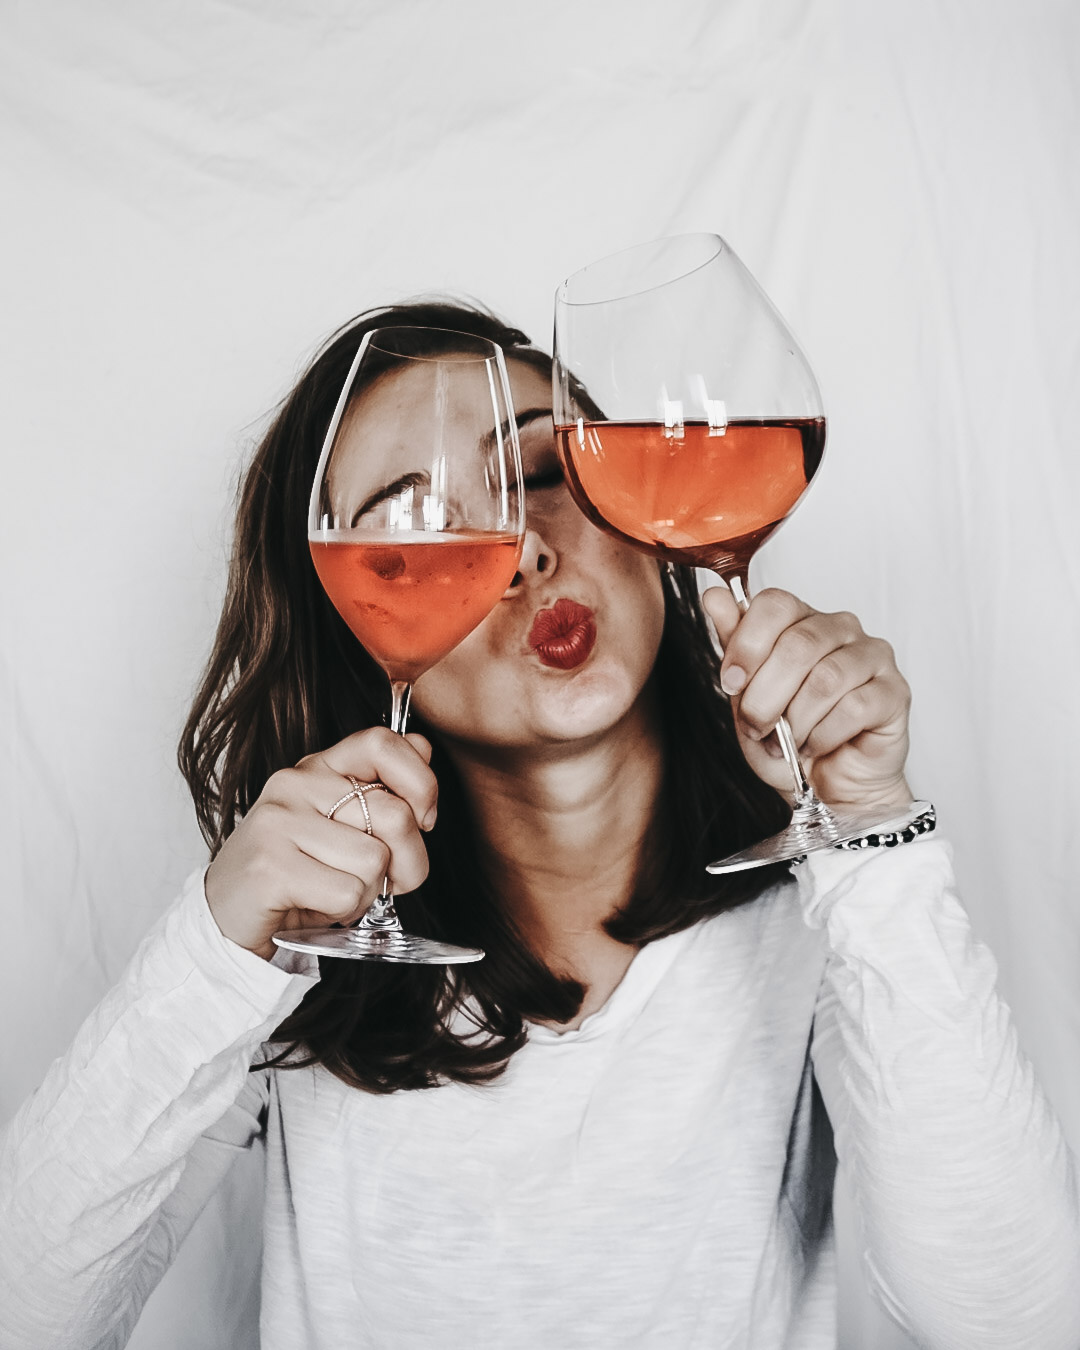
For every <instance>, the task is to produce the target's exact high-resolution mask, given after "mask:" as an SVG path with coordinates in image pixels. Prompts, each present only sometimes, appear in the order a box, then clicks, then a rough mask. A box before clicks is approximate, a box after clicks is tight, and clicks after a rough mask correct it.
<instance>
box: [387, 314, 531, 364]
mask: <svg viewBox="0 0 1080 1350" xmlns="http://www.w3.org/2000/svg"><path fill="white" fill-rule="evenodd" d="M380 333H446V334H448V335H450V336H452V337H458V338H463V339H464V340H465V341H467V342H473V343H476V344H477V345H478V346H482V347H486V348H487V354H486V355H484V354H483V353H481V352H468V351H458V352H456V353H453V352H452V351H451V350H449V349H448V350H447V351H446V352H443V353H439V354H435V355H432V356H425V355H422V354H421V353H419V352H396V351H393V350H392V349H391V348H388V347H384V346H382V345H381V344H380V343H379V342H378V341H377V339H378V337H379V334H380ZM365 341H366V344H367V349H368V350H369V351H370V350H372V349H374V350H375V351H377V352H380V353H381V354H382V355H383V356H392V357H393V358H394V359H395V360H397V361H427V362H430V363H431V364H433V365H434V364H438V362H440V361H445V360H446V359H447V358H448V357H453V356H455V355H456V356H457V357H458V358H459V359H460V358H464V360H465V361H467V362H468V361H476V362H480V361H498V359H499V356H500V355H502V356H503V357H504V358H505V352H504V350H503V348H502V346H501V345H500V344H499V343H498V342H495V341H494V340H493V339H492V338H486V337H480V336H478V335H477V334H476V333H465V332H463V331H462V330H461V329H460V328H436V327H435V326H434V325H432V324H421V323H394V324H387V325H386V326H385V327H384V328H369V329H368V331H367V332H366V333H365V334H364V335H363V338H361V342H362V343H363V342H365Z"/></svg>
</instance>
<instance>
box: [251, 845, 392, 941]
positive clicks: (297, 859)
mask: <svg viewBox="0 0 1080 1350" xmlns="http://www.w3.org/2000/svg"><path fill="white" fill-rule="evenodd" d="M284 875H285V877H286V881H285V885H284V888H283V889H282V890H281V892H280V893H279V895H278V896H276V897H275V901H276V903H275V904H274V906H273V907H272V909H271V910H270V912H271V913H273V912H274V911H276V912H277V913H278V914H279V915H280V924H281V927H283V928H289V927H296V926H298V925H299V926H302V927H306V926H309V925H310V926H319V925H320V924H321V923H342V924H347V923H352V922H353V920H354V919H357V918H359V917H360V916H361V915H362V914H364V913H365V912H366V911H367V910H368V909H369V908H370V906H371V903H372V901H373V900H374V899H375V897H376V896H377V895H378V894H379V890H380V888H381V885H382V874H381V873H379V872H378V870H376V871H375V872H373V873H372V875H371V876H370V877H368V876H357V875H356V874H355V873H354V872H351V871H349V870H347V869H344V870H343V869H341V868H337V867H333V866H331V865H330V864H329V863H326V862H323V861H322V860H321V859H319V858H315V857H312V856H311V854H309V853H306V852H305V851H304V850H303V849H301V848H298V847H296V846H295V845H293V846H292V848H291V849H290V856H289V857H288V859H287V867H286V868H285V869H284ZM298 916H302V917H298Z"/></svg>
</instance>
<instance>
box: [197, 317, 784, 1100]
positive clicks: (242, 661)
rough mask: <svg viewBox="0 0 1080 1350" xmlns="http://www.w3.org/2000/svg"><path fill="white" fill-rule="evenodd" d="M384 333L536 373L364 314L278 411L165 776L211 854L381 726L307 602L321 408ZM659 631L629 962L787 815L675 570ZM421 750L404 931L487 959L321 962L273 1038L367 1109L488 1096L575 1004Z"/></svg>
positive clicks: (478, 332) (445, 773)
mask: <svg viewBox="0 0 1080 1350" xmlns="http://www.w3.org/2000/svg"><path fill="white" fill-rule="evenodd" d="M389 325H414V326H418V327H431V328H444V329H454V330H457V331H459V332H465V333H470V334H473V335H475V336H477V337H483V338H489V339H491V340H492V341H494V342H497V343H499V344H500V345H501V346H502V347H503V349H504V350H505V352H506V354H507V357H508V358H510V359H513V360H517V361H522V362H525V363H527V364H529V365H532V366H534V367H536V368H537V369H539V370H541V371H543V372H544V373H547V372H549V371H550V358H549V357H547V356H546V355H545V354H544V353H543V352H540V351H538V350H537V349H536V348H534V347H532V346H531V344H530V343H529V339H528V338H527V337H526V335H525V334H524V333H522V332H521V331H520V330H519V329H516V328H511V327H509V326H508V325H506V324H504V323H502V322H501V321H500V320H499V319H497V318H496V317H495V316H494V315H492V314H490V313H488V312H486V311H483V310H480V309H476V308H471V307H465V306H461V305H456V304H449V303H444V302H418V303H413V304H406V305H396V306H393V307H388V308H384V309H378V310H372V311H368V312H367V313H365V314H362V315H360V316H359V318H357V319H355V320H354V321H353V322H352V323H350V324H347V325H346V326H345V327H344V328H342V329H340V330H339V331H338V332H337V333H336V334H334V335H333V337H332V338H331V339H330V340H329V341H328V342H327V343H326V345H325V346H324V347H323V348H322V350H321V351H320V352H319V353H318V355H317V356H316V357H315V359H314V361H313V362H312V363H311V365H310V366H309V368H308V369H307V371H306V372H305V373H304V375H303V376H302V377H301V379H300V380H299V382H298V383H297V385H296V387H295V388H294V389H293V391H292V393H291V394H289V396H288V397H287V398H286V399H285V401H284V402H283V404H282V405H281V407H280V409H279V410H278V413H277V416H276V417H275V419H274V421H273V423H272V425H271V427H270V429H269V431H268V432H267V433H266V435H265V437H264V438H263V440H262V443H261V444H260V446H259V447H258V449H257V451H256V453H255V456H254V458H253V460H252V462H251V465H250V467H249V468H248V470H247V473H246V475H245V477H244V480H243V483H242V485H241V490H240V496H239V503H238V508H237V518H236V531H235V537H234V544H233V551H232V560H231V565H230V569H229V580H228V588H227V592H226V596H225V603H224V608H223V611H222V615H221V621H220V623H219V625H218V631H217V637H216V640H215V643H214V648H213V651H212V653H211V656H210V660H209V662H208V664H207V668H206V672H205V674H204V676H203V679H202V682H201V684H200V686H199V689H198V692H197V694H196V696H195V701H194V705H193V707H192V709H191V713H190V716H189V717H188V720H187V723H186V725H185V727H184V730H183V734H182V737H181V741H180V749H179V760H180V767H181V770H182V772H183V774H184V777H185V778H186V780H187V783H188V786H189V788H190V789H191V794H192V797H193V798H194V801H195V810H196V813H197V815H198V819H199V824H200V827H201V829H202V831H203V834H204V836H205V838H206V840H207V843H208V844H209V846H210V849H211V852H212V853H213V854H216V853H217V851H218V849H220V847H221V845H222V844H223V842H224V841H225V839H226V838H227V837H228V836H229V834H230V833H231V832H232V830H233V829H234V827H235V825H236V823H237V821H238V819H240V818H241V817H242V816H243V815H244V813H245V812H246V811H247V810H248V809H249V808H250V807H251V806H252V804H253V803H254V802H255V800H256V798H257V797H258V795H259V793H260V792H261V791H262V788H263V786H264V784H265V783H266V780H267V779H268V778H269V777H270V776H271V774H273V773H275V772H276V771H277V770H278V769H281V768H284V767H285V766H287V765H291V764H295V763H296V762H297V761H298V760H299V759H301V758H303V756H304V755H308V754H311V753H313V752H314V751H316V750H319V749H324V748H326V747H327V746H329V745H332V744H334V743H335V742H336V741H339V740H341V739H342V738H343V737H344V736H346V735H348V734H349V733H351V732H353V731H356V730H357V729H358V728H360V727H364V726H373V725H377V724H378V723H380V722H383V721H385V720H386V710H387V704H388V693H387V681H386V676H385V675H384V674H383V673H382V671H381V670H380V669H379V668H378V666H376V665H375V663H374V661H372V659H371V658H370V657H369V656H368V654H367V653H366V652H365V651H364V649H363V648H362V647H361V646H360V644H359V643H358V642H357V641H356V639H355V638H354V637H353V636H352V634H351V633H350V632H349V630H348V628H346V626H345V624H344V622H343V621H342V620H341V619H340V617H339V616H338V614H337V613H336V611H335V610H334V608H333V606H332V605H331V604H330V602H329V600H328V599H327V598H326V595H325V594H324V592H323V590H322V587H321V586H320V585H319V582H318V579H317V577H316V575H315V571H314V567H313V566H312V563H311V559H310V555H309V553H308V547H307V528H306V524H307V501H308V494H309V491H310V488H311V482H312V479H313V478H314V475H315V469H316V464H317V461H318V457H319V451H320V449H321V446H322V442H323V438H324V436H325V434H326V429H327V427H328V425H329V422H330V418H331V416H332V413H333V410H334V405H335V403H336V401H337V398H338V395H339V393H340V391H341V388H342V386H343V384H344V382H345V377H346V374H347V372H348V369H349V366H350V364H351V362H352V359H353V357H354V355H355V353H356V349H357V347H358V345H359V343H360V340H361V338H362V337H363V335H364V334H365V333H366V332H368V331H370V330H371V329H374V328H378V327H385V326H389ZM661 580H662V583H663V589H664V600H665V621H664V630H663V637H662V639H661V644H660V649H659V653H658V656H657V661H656V666H655V669H654V672H653V679H654V681H655V685H656V696H657V698H656V701H657V706H658V708H659V712H660V720H661V732H662V735H663V738H664V745H665V766H666V767H665V773H664V782H663V785H662V790H661V792H660V794H659V796H658V799H657V805H656V819H655V821H654V825H653V830H652V832H651V837H652V839H653V841H654V847H653V849H652V852H651V854H650V857H649V859H648V860H647V863H646V865H645V867H644V868H643V871H642V875H641V876H640V877H639V878H638V884H637V888H636V890H635V893H634V895H633V896H632V898H631V899H630V901H629V902H628V903H627V905H626V906H625V907H624V908H623V909H622V910H620V911H619V912H618V913H617V914H615V915H613V916H612V917H611V918H610V919H609V920H608V922H607V925H606V927H607V930H608V932H609V933H610V934H611V936H612V937H614V938H616V939H617V940H618V941H620V942H625V943H628V944H632V945H640V944H642V943H645V942H649V941H652V940H654V939H656V938H659V937H663V936H665V935H666V934H669V933H674V932H678V931H679V930H680V929H683V928H687V927H689V926H690V925H691V924H693V923H696V922H697V921H698V920H699V919H701V918H704V917H706V916H708V915H712V914H717V913H719V912H721V911H723V910H726V909H731V908H733V907H734V906H736V905H739V904H743V903H745V902H746V901H748V900H752V899H753V898H754V897H755V896H756V895H758V894H760V892H761V891H762V890H763V889H764V888H765V887H766V886H767V885H769V884H771V883H772V882H773V881H774V880H775V879H776V876H777V875H778V873H779V871H780V870H781V869H765V870H762V871H758V872H750V873H737V874H735V875H734V876H731V877H724V878H719V879H714V878H711V877H709V876H707V874H706V873H705V871H704V863H705V862H706V861H707V860H708V859H709V858H711V857H720V856H723V855H724V854H726V853H730V852H732V851H733V850H735V849H737V848H740V847H743V846H744V845H745V844H747V843H749V842H751V841H752V840H753V839H755V838H760V837H761V836H763V835H765V834H769V833H771V832H772V831H773V830H775V829H778V828H780V827H781V826H782V825H783V824H784V823H785V822H786V820H787V818H788V814H789V811H788V808H787V807H786V806H785V804H784V802H783V800H782V798H781V797H780V796H779V794H777V793H776V792H774V791H773V789H772V788H769V787H767V786H766V785H765V784H763V783H762V782H761V780H760V779H758V778H757V777H756V775H755V774H754V773H753V772H752V771H751V770H750V769H749V768H748V766H747V765H746V762H745V760H744V759H743V756H742V754H741V752H740V750H739V747H738V743H737V740H736V737H735V731H734V725H733V720H732V716H731V710H730V707H729V705H728V702H727V700H726V698H725V697H724V695H723V694H722V693H721V691H720V687H719V661H718V657H717V654H716V652H715V649H714V647H713V645H712V642H711V640H710V635H709V627H708V622H707V620H706V617H705V613H704V610H703V608H702V605H701V601H700V598H699V595H698V589H697V585H696V582H695V578H694V573H693V571H692V570H691V569H689V568H674V567H668V566H663V567H661ZM413 725H414V727H415V728H416V729H417V730H421V731H424V732H425V733H426V734H427V735H428V736H429V738H430V739H431V740H432V742H433V745H434V753H433V756H432V768H433V769H434V771H435V774H436V777H437V778H438V780H439V784H440V792H439V818H438V823H437V824H436V826H435V828H434V829H433V830H432V831H431V833H430V834H429V835H428V836H426V842H427V847H428V853H429V856H430V863H431V867H430V873H429V876H428V879H427V881H426V882H425V883H424V885H423V886H422V887H421V888H420V889H419V890H418V891H416V892H414V893H413V894H412V895H408V896H403V897H401V898H400V899H399V901H398V908H399V910H400V912H401V916H402V922H403V923H404V924H405V927H406V928H407V929H409V930H410V931H411V932H415V933H419V934H423V935H427V936H430V937H435V938H441V939H444V940H447V941H452V942H459V943H463V944H465V945H469V946H478V947H483V948H484V950H485V951H486V953H487V956H486V958H485V959H484V960H483V961H480V962H478V963H477V964H475V965H466V966H457V967H450V968H449V970H446V969H443V968H439V967H428V966H403V965H380V964H378V963H367V962H354V961H340V960H332V959H331V960H324V961H323V962H322V963H321V978H320V981H319V983H318V985H316V986H315V988H313V989H312V990H311V992H310V993H309V994H308V995H307V997H306V998H305V999H304V1001H303V1003H302V1004H301V1005H300V1007H299V1008H297V1009H296V1011H295V1012H294V1013H293V1014H292V1015H291V1016H290V1017H289V1018H287V1019H286V1021H285V1022H284V1023H283V1024H282V1026H281V1027H280V1028H279V1029H278V1032H277V1033H276V1037H275V1039H276V1041H278V1042H279V1043H280V1044H282V1046H283V1049H282V1051H281V1053H280V1054H279V1055H278V1056H277V1058H276V1060H272V1061H270V1062H271V1063H286V1064H288V1065H289V1066H295V1067H300V1066H302V1065H308V1064H313V1063H319V1064H323V1065H324V1066H325V1067H326V1068H327V1069H329V1070H330V1071H331V1072H332V1073H335V1074H336V1075H337V1076H338V1077H339V1078H342V1079H343V1080H344V1081H345V1082H347V1083H350V1084H352V1085H353V1086H356V1087H359V1088H364V1089H367V1090H369V1091H376V1092H392V1091H395V1090H397V1089H400V1088H421V1087H433V1086H436V1085H437V1084H439V1083H441V1082H445V1081H447V1080H457V1081H461V1082H483V1081H487V1080H490V1079H492V1078H495V1077H496V1076H498V1074H500V1073H501V1072H502V1071H503V1069H505V1067H506V1064H507V1062H508V1061H509V1058H510V1056H511V1055H512V1054H513V1053H514V1051H515V1050H517V1049H519V1048H520V1047H521V1046H522V1045H523V1044H524V1042H525V1038H526V1031H527V1028H526V1022H527V1021H529V1020H543V1021H552V1022H563V1021H567V1020H569V1019H570V1018H571V1017H573V1016H574V1015H575V1013H576V1012H577V1011H578V1009H579V1008H580V1006H581V1001H582V998H583V997H584V990H583V988H582V986H581V985H580V984H578V983H577V982H576V981H574V980H569V979H566V978H562V977H559V976H557V975H555V974H554V973H553V972H552V971H550V970H549V969H548V968H547V967H546V966H545V965H544V963H543V962H542V961H541V960H540V959H539V958H538V957H537V956H535V955H534V954H533V953H532V952H531V951H530V950H529V947H528V944H527V943H526V942H525V941H524V940H523V939H522V936H521V934H520V933H518V932H517V931H516V930H515V928H514V926H513V924H512V922H511V920H510V918H509V916H508V915H507V913H506V911H505V910H504V908H503V907H502V906H501V905H500V903H499V900H498V896H497V895H495V894H494V893H493V890H492V887H491V886H490V884H489V882H488V879H487V878H486V876H485V875H484V871H483V868H482V866H481V862H480V857H481V850H480V849H479V848H478V847H477V842H478V841H477V830H476V824H475V822H474V820H473V817H472V813H471V810H470V805H469V801H468V797H467V794H466V791H465V789H464V786H463V785H462V783H461V782H460V780H459V779H458V777H457V774H456V772H455V770H454V767H453V765H452V763H451V761H450V759H449V757H448V756H447V755H446V754H445V753H444V752H443V751H442V749H441V747H440V745H439V741H438V736H437V735H436V734H435V733H434V732H433V731H432V730H431V729H430V728H428V727H426V726H425V725H424V724H423V721H422V719H421V718H420V717H418V716H416V717H414V719H413Z"/></svg>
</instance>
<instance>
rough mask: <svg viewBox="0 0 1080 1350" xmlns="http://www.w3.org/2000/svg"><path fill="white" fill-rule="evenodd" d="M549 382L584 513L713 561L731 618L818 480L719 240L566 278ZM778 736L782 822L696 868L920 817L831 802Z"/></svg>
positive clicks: (767, 339) (798, 402) (632, 254)
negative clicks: (762, 555) (787, 797)
mask: <svg viewBox="0 0 1080 1350" xmlns="http://www.w3.org/2000/svg"><path fill="white" fill-rule="evenodd" d="M552 379H553V390H554V392H553V403H554V418H555V431H556V440H557V443H558V446H559V455H560V458H561V459H562V462H563V467H564V469H565V471H566V477H567V481H568V483H569V485H570V490H571V492H572V493H573V495H574V499H575V500H576V501H577V503H578V505H579V506H580V507H581V509H582V510H583V511H584V512H585V514H586V515H587V516H588V517H589V519H590V520H592V521H593V523H594V524H596V525H598V526H599V527H600V528H601V529H603V530H606V531H607V532H608V533H609V534H613V535H614V536H615V537H616V538H617V539H621V540H622V541H623V542H624V543H627V544H630V545H632V546H633V547H634V548H637V549H641V550H643V551H644V552H646V553H649V554H652V556H653V557H656V558H660V559H663V560H664V561H666V562H670V563H682V564H687V565H689V566H692V567H708V568H712V569H713V570H714V571H716V572H718V573H719V574H720V576H721V577H722V578H723V579H724V581H726V582H727V585H728V587H729V588H730V590H731V593H732V595H733V596H734V598H735V602H736V604H737V605H738V606H739V608H740V610H742V611H743V612H744V613H745V611H746V610H747V608H748V607H749V603H750V601H749V581H748V579H749V569H750V560H751V558H752V557H753V556H754V555H755V554H756V553H757V550H758V549H759V548H760V547H761V545H762V544H764V543H765V541H766V540H767V539H768V538H769V537H770V536H771V535H772V534H773V532H774V531H775V530H776V529H777V528H778V527H779V526H780V525H781V524H782V523H783V522H784V520H786V519H787V517H788V516H790V515H791V513H792V512H793V511H794V510H795V508H796V507H797V506H798V504H799V502H800V501H801V500H802V498H803V496H804V494H805V492H806V490H807V488H808V487H809V486H810V483H811V481H812V480H813V478H814V476H815V474H816V473H817V470H818V467H819V465H820V464H821V458H822V454H823V453H824V449H825V414H824V408H823V406H822V402H821V394H820V392H819V391H818V386H817V381H816V380H815V379H814V375H813V372H812V371H811V369H810V366H809V363H808V362H807V360H806V358H805V356H804V355H803V353H802V351H801V350H800V348H799V345H798V343H797V342H796V341H795V339H794V337H793V336H792V335H791V333H790V332H789V330H788V328H787V326H786V325H785V323H784V321H783V319H781V317H780V315H779V314H778V313H777V312H776V310H775V309H774V308H773V305H772V303H771V301H770V300H769V298H768V296H766V294H765V292H764V291H763V290H762V289H761V287H760V286H759V285H758V284H757V282H756V281H755V280H754V278H753V277H752V276H751V275H750V273H749V272H748V271H747V269H746V268H745V267H744V266H743V264H742V263H741V262H740V261H739V259H738V258H737V257H736V256H735V254H734V253H733V252H732V250H731V248H730V247H729V246H728V244H727V243H725V241H724V240H723V239H721V238H720V237H719V235H715V234H685V235H675V236H673V237H671V238H668V239H657V240H654V241H653V242H651V243H648V244H640V245H638V246H636V247H634V248H629V249H625V250H623V252H621V253H616V254H613V255H612V256H611V257H608V258H604V259H601V260H600V261H599V262H596V263H592V264H590V265H589V266H588V267H584V268H582V269H581V271H579V272H575V273H574V275H573V276H572V277H570V278H569V279H568V280H566V281H564V282H563V284H562V285H561V286H560V287H559V289H558V291H557V293H556V297H555V360H554V366H553V370H552ZM776 737H777V740H778V742H779V744H780V749H781V751H782V752H783V756H784V759H785V760H786V761H787V764H788V768H789V769H790V771H791V779H792V797H793V801H794V810H793V813H792V818H791V823H790V825H789V826H788V827H787V829H785V830H783V831H781V833H779V834H777V835H774V836H772V837H771V838H769V839H765V840H762V841H761V842H760V843H757V844H753V845H751V846H750V847H749V848H746V849H743V850H742V851H741V852H739V853H736V854H733V855H732V856H731V857H729V858H724V859H722V860H721V861H720V862H717V863H711V864H710V865H709V867H708V871H710V872H714V873H717V872H735V871H740V870H742V869H744V868H748V867H762V866H765V865H767V864H768V863H773V862H785V861H791V860H794V859H798V858H802V857H803V856H805V855H806V854H807V853H814V852H817V851H819V850H821V849H826V848H832V847H836V846H838V845H841V844H844V843H846V842H850V841H852V840H855V839H858V838H861V837H862V836H864V835H867V834H868V833H870V832H871V831H887V832H891V831H899V830H903V829H905V828H907V827H908V826H910V825H912V824H913V823H914V822H915V821H917V820H918V819H919V818H920V817H921V816H922V815H924V814H925V812H926V809H927V807H928V803H926V802H915V803H912V804H911V806H910V807H908V808H902V809H900V810H899V811H895V812H893V813H883V812H882V811H881V810H880V809H874V808H868V809H865V810H853V811H848V812H839V811H833V810H831V809H830V808H829V807H828V806H826V805H825V803H824V802H822V801H821V800H820V799H819V797H818V796H817V794H816V793H815V792H814V790H813V787H812V786H811V784H810V781H809V779H808V778H807V775H806V771H805V769H804V767H803V764H802V761H801V760H800V758H799V753H798V749H797V747H796V745H795V740H794V737H793V736H792V733H791V728H790V726H789V725H788V722H787V719H786V718H785V717H781V718H780V720H779V721H778V722H777V724H776ZM886 816H887V817H888V818H886Z"/></svg>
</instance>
